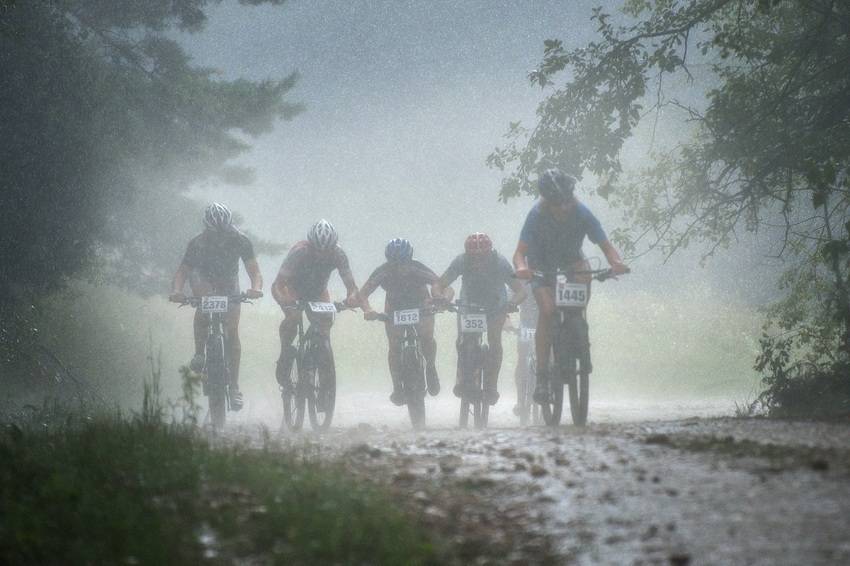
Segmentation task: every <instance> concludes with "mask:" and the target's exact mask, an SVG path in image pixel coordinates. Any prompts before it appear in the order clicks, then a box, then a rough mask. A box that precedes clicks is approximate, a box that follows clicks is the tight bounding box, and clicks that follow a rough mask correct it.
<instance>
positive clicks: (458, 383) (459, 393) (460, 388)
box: [452, 324, 463, 399]
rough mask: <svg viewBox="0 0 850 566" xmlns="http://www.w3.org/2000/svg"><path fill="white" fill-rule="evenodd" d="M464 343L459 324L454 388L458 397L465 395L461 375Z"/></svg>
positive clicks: (453, 391)
mask: <svg viewBox="0 0 850 566" xmlns="http://www.w3.org/2000/svg"><path fill="white" fill-rule="evenodd" d="M462 344H463V335H462V334H461V333H460V324H458V334H457V340H455V350H457V370H456V372H455V386H454V388H453V389H452V393H454V396H455V397H457V398H458V399H460V398H461V397H462V396H463V382H462V381H461V376H462V375H463V358H462V356H461V347H462Z"/></svg>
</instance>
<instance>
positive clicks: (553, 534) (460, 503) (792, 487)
mask: <svg viewBox="0 0 850 566" xmlns="http://www.w3.org/2000/svg"><path fill="white" fill-rule="evenodd" d="M382 397H383V396H382ZM373 403H374V406H375V407H376V410H375V411H366V410H364V409H363V407H364V406H370V405H372V404H373ZM450 405H451V404H449V403H442V404H440V407H442V408H437V405H436V404H435V405H434V407H433V409H434V410H432V411H431V413H430V422H431V426H430V427H429V429H428V430H426V431H424V432H421V433H414V432H412V431H411V430H410V427H409V424H408V423H407V422H405V420H406V418H405V413H404V411H403V409H399V410H396V409H395V408H392V411H394V412H391V413H390V414H389V416H388V414H387V411H386V407H387V403H386V402H385V400H384V399H383V398H381V399H380V400H379V399H367V398H359V399H358V398H350V397H349V398H346V399H345V400H343V401H342V403H341V404H340V406H339V418H338V420H337V422H338V423H339V424H338V425H335V426H334V428H333V429H332V430H331V431H330V432H328V433H326V434H324V435H322V436H321V437H319V436H316V435H314V434H311V433H308V434H300V435H295V436H292V435H283V436H281V442H282V443H283V444H284V445H286V446H297V447H298V448H299V449H303V450H306V451H307V452H308V453H312V454H314V455H316V456H318V457H321V458H322V459H327V460H333V461H339V460H340V459H341V460H342V461H343V462H344V463H345V465H346V466H347V467H348V468H349V469H350V470H351V472H352V473H355V474H358V475H360V476H362V477H364V478H367V479H368V480H370V481H376V482H378V483H380V484H383V485H388V486H390V487H391V489H393V490H394V491H395V492H396V493H397V495H398V501H399V505H403V506H407V507H408V508H412V509H413V511H414V512H415V513H416V514H417V515H418V516H420V517H421V520H422V521H423V522H425V523H427V524H428V525H429V526H430V527H431V528H433V529H436V530H437V531H439V532H441V533H442V534H443V535H444V536H446V537H452V538H454V539H455V541H456V542H457V543H458V544H459V545H460V546H461V547H462V548H463V549H464V552H465V554H466V557H467V558H468V559H469V562H470V563H498V564H502V563H508V564H510V563H515V564H526V563H551V564H677V565H684V564H765V565H767V564H771V565H772V564H789V565H791V564H794V565H799V564H850V423H847V424H826V423H811V422H787V421H768V420H763V419H734V418H728V417H726V418H723V417H714V416H711V415H714V414H717V413H721V412H726V413H728V412H729V410H728V407H726V408H723V407H720V406H717V405H711V404H702V405H694V404H674V405H671V404H666V405H659V406H657V407H652V406H647V405H642V406H640V405H635V406H633V405H631V404H621V405H617V404H612V405H597V406H595V407H593V413H592V420H593V422H592V423H591V424H590V426H588V427H587V428H585V429H576V428H575V427H571V426H563V427H559V428H557V429H550V428H547V427H542V426H540V427H529V428H519V426H518V424H517V423H516V418H515V417H513V415H511V414H510V404H509V403H505V404H502V403H500V405H499V406H497V409H498V410H497V411H496V412H495V413H494V416H493V420H492V426H491V428H489V429H488V430H484V431H460V430H457V429H456V428H455V426H454V424H453V423H454V419H455V418H456V417H455V410H454V408H452V407H451V406H450ZM377 407H380V408H381V409H380V411H379V410H378V409H377ZM355 409H356V410H355ZM687 414H699V415H702V416H700V417H694V418H687V417H685V415H687ZM653 416H662V417H663V418H665V420H648V419H650V418H652V417H653ZM246 424H247V423H246ZM243 430H244V429H243Z"/></svg>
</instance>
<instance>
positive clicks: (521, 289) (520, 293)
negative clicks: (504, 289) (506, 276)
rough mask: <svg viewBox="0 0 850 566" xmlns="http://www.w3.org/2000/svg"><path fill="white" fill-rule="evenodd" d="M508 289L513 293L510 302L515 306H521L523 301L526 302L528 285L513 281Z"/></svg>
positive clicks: (517, 280)
mask: <svg viewBox="0 0 850 566" xmlns="http://www.w3.org/2000/svg"><path fill="white" fill-rule="evenodd" d="M508 287H510V288H511V291H512V292H513V294H512V295H511V298H510V299H508V302H509V303H511V304H512V305H515V306H519V305H521V304H522V303H523V301H525V297H526V296H528V291H527V290H526V285H525V284H523V283H522V282H521V281H520V280H519V279H511V280H510V282H509V283H508Z"/></svg>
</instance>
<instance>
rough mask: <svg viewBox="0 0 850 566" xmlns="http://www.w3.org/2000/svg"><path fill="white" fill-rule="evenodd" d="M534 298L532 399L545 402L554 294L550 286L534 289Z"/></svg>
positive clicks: (546, 397)
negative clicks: (534, 332) (533, 377)
mask: <svg viewBox="0 0 850 566" xmlns="http://www.w3.org/2000/svg"><path fill="white" fill-rule="evenodd" d="M534 299H535V300H536V301H537V310H538V313H539V314H538V317H537V333H536V334H535V338H534V341H535V344H534V346H535V348H536V350H537V387H536V388H535V389H534V400H535V401H537V402H538V403H545V402H546V401H547V400H548V398H549V373H550V368H549V353H550V351H551V350H552V323H553V321H554V320H555V295H554V293H553V291H552V288H551V287H538V288H536V289H534Z"/></svg>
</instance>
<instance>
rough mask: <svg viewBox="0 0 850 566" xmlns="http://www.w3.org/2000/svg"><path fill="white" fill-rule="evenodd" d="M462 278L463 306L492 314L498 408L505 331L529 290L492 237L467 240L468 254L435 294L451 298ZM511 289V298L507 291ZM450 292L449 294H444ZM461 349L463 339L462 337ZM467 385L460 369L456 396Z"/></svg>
mask: <svg viewBox="0 0 850 566" xmlns="http://www.w3.org/2000/svg"><path fill="white" fill-rule="evenodd" d="M458 277H460V278H461V289H460V301H461V303H468V304H475V305H478V306H480V307H484V308H485V309H487V310H488V311H489V314H488V315H487V342H488V343H489V344H490V351H489V359H488V360H487V365H486V369H485V372H486V376H485V379H486V389H487V401H488V403H490V404H491V405H494V404H495V403H496V401H498V399H499V393H498V387H497V384H498V379H499V369H500V368H501V366H502V328H503V327H504V325H505V318H506V315H507V313H508V312H509V311H514V310H516V308H517V305H518V304H519V303H521V302H522V301H523V300H524V299H525V296H526V291H525V286H524V285H523V284H522V282H521V281H519V280H518V279H516V278H515V277H514V270H513V268H512V267H511V264H510V263H509V262H508V260H507V259H506V258H505V256H503V255H502V254H500V253H499V252H497V251H496V250H494V249H493V242H492V240H491V239H490V236H488V235H487V234H485V233H483V232H475V233H474V234H470V235H469V236H468V237H467V238H466V243H465V244H464V253H462V254H460V255H459V256H457V257H456V258H455V259H454V261H452V263H451V265H449V267H448V269H446V271H445V273H443V275H442V277H440V279H439V281H438V282H437V283H436V285H434V291H435V294H442V295H444V296H449V297H450V296H451V295H452V294H453V293H452V291H451V290H450V289H451V287H450V285H451V284H452V283H453V282H454V281H455V280H456V279H457V278H458ZM508 288H510V289H511V296H510V298H508V293H507V289H508ZM444 290H446V291H447V292H444ZM457 343H458V345H460V336H458V342H457ZM462 393H463V383H461V381H460V366H458V373H457V380H456V384H455V387H454V394H455V395H456V396H457V397H460V396H461V394H462Z"/></svg>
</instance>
